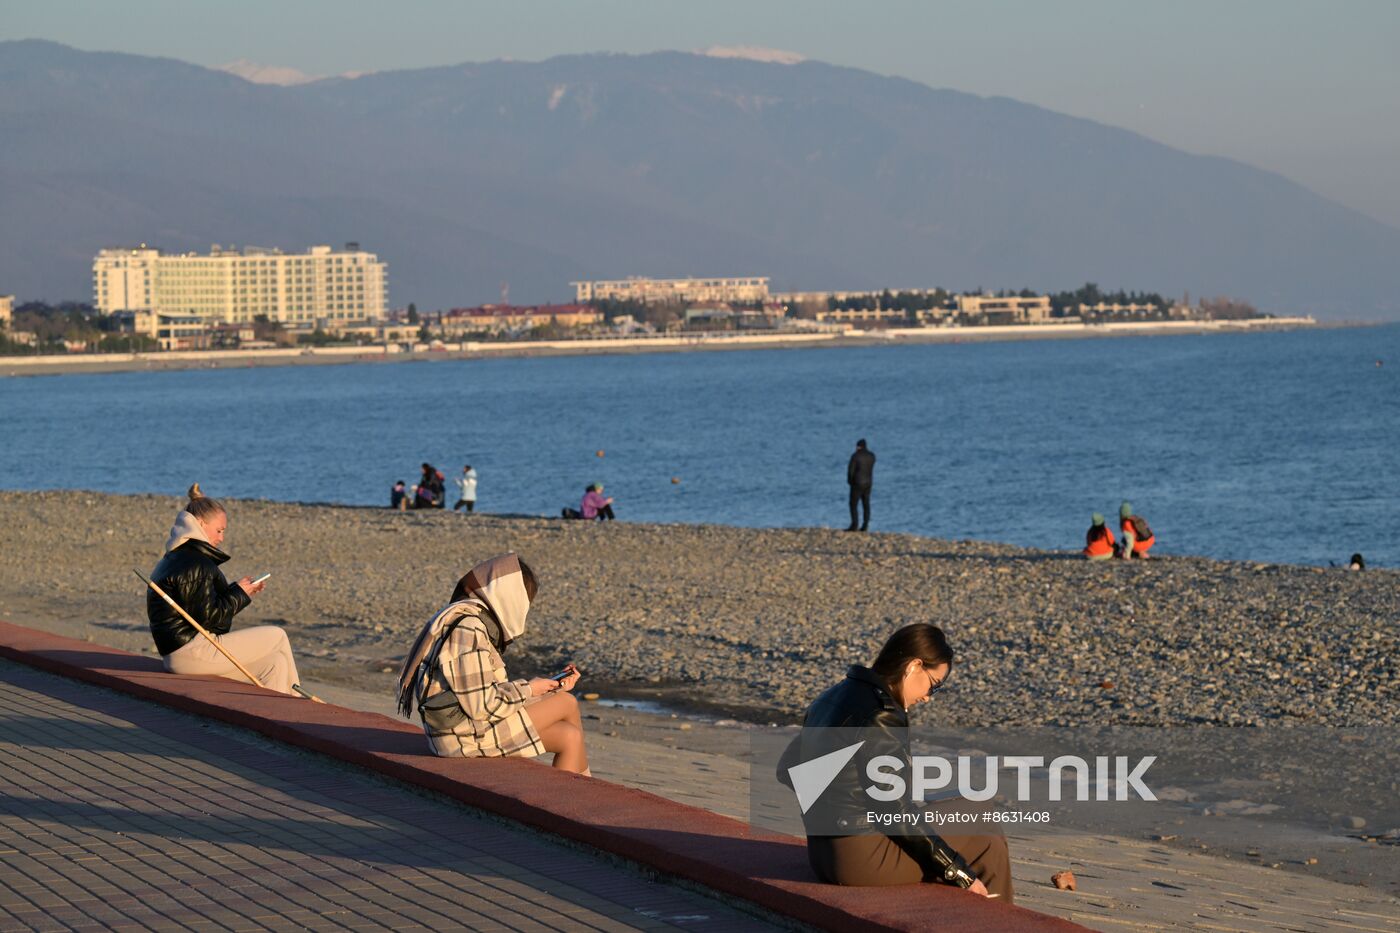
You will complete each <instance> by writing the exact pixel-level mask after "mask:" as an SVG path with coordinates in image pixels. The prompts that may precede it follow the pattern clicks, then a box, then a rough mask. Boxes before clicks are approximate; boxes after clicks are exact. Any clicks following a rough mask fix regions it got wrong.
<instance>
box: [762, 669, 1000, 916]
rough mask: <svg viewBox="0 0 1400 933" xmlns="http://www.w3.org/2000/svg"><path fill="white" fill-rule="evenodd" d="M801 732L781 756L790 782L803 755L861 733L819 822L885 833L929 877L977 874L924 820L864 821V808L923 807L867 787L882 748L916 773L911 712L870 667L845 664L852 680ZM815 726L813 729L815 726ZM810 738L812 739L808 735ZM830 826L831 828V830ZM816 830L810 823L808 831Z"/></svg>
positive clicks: (959, 881) (958, 879)
mask: <svg viewBox="0 0 1400 933" xmlns="http://www.w3.org/2000/svg"><path fill="white" fill-rule="evenodd" d="M802 728H803V732H802V734H801V735H799V736H798V737H797V738H796V739H794V740H793V742H792V744H791V745H789V746H788V748H787V751H785V752H784V753H783V756H782V759H781V760H780V761H779V763H778V780H779V781H781V782H783V783H784V784H787V785H788V786H789V787H790V786H792V785H791V781H790V780H789V778H788V775H787V771H788V768H790V767H792V766H793V765H796V764H799V763H800V762H803V761H810V760H811V759H813V758H816V757H818V756H820V755H822V754H825V753H827V752H829V751H833V750H834V749H830V748H825V747H820V746H821V745H822V744H823V743H824V742H826V743H832V742H839V743H840V744H845V743H846V742H847V741H850V740H858V739H863V740H864V742H865V744H864V745H862V746H861V748H860V750H859V751H858V752H857V753H856V755H855V757H854V758H852V759H851V761H850V762H849V763H848V764H847V765H846V766H845V767H844V768H843V769H842V770H841V771H840V772H839V773H838V774H837V776H836V778H835V779H834V780H833V781H832V782H831V783H830V785H828V787H827V789H826V790H825V791H824V792H823V793H822V796H821V799H820V802H819V804H818V806H819V807H820V820H821V825H823V826H830V825H832V823H833V821H834V822H835V823H836V825H842V826H850V827H851V830H852V831H851V833H850V835H860V834H869V833H877V832H884V833H885V834H886V835H889V836H890V838H891V839H892V840H893V841H894V842H895V843H896V844H897V845H898V846H899V847H900V848H901V849H903V850H904V851H905V852H907V853H908V854H909V856H910V857H911V858H913V859H914V860H915V861H917V862H918V863H919V865H920V866H921V867H922V868H923V870H924V878H925V880H940V881H944V882H947V883H949V884H955V885H957V886H958V887H963V888H966V887H970V886H971V885H972V882H973V880H974V879H975V878H976V876H975V875H974V874H973V873H972V870H971V869H970V868H969V867H968V865H967V862H966V861H964V860H963V858H962V856H960V855H958V853H957V851H956V850H954V849H953V848H952V847H951V846H949V845H948V844H947V843H946V842H944V841H943V840H942V839H940V838H939V837H938V835H937V834H936V833H933V832H931V831H928V830H924V829H919V828H916V827H919V826H922V825H924V824H923V823H921V822H911V823H906V824H901V825H903V826H907V827H910V828H906V829H903V831H902V833H901V832H900V831H899V830H891V829H881V828H880V827H876V826H871V825H869V824H868V823H867V822H866V813H868V812H870V811H872V810H876V809H882V810H885V811H886V812H888V811H891V810H893V811H897V812H900V813H904V814H909V815H911V816H916V815H918V814H919V812H920V811H919V809H918V807H917V805H916V804H915V803H914V802H913V801H911V800H910V799H909V798H908V796H907V795H906V796H904V797H903V798H902V799H900V800H898V801H892V802H890V803H884V804H881V803H876V802H873V801H872V799H871V798H870V797H869V796H868V795H867V794H866V793H865V787H866V786H867V784H868V783H869V781H867V780H866V773H867V772H866V765H867V763H868V762H869V761H870V759H872V758H874V757H876V756H878V755H893V756H895V757H897V758H899V759H901V760H902V761H903V762H904V768H903V770H902V772H901V773H902V774H904V775H905V777H906V779H908V778H909V776H910V775H911V774H912V765H911V762H910V754H909V735H908V728H909V715H908V714H907V713H906V712H905V711H904V709H903V708H902V707H901V706H900V705H899V704H898V703H896V702H895V699H894V697H893V696H891V695H890V692H889V689H888V688H887V687H886V686H885V684H884V682H883V681H882V680H881V679H880V678H879V677H878V676H877V675H876V674H875V672H874V671H872V670H870V669H869V668H867V667H861V666H860V665H858V664H855V665H852V666H851V667H850V668H849V669H848V670H847V671H846V679H845V680H843V681H841V682H840V683H839V684H837V685H836V686H834V687H831V688H830V689H828V690H826V691H825V692H824V693H823V694H822V695H821V696H819V697H817V699H816V700H815V701H814V702H813V703H812V705H811V706H810V707H808V709H807V716H806V718H805V719H804V720H803V722H802ZM826 728H833V729H835V728H840V729H842V730H851V731H849V732H845V731H843V732H842V733H839V734H836V733H824V732H823V731H822V730H823V729H826ZM809 730H815V731H809ZM804 738H805V739H806V741H805V742H804ZM817 812H818V811H817V808H816V807H814V808H813V809H812V810H809V811H808V813H807V814H806V815H804V819H808V822H809V826H810V825H811V823H812V822H814V821H815V820H814V819H812V818H813V816H814V814H816V813H817ZM827 832H829V830H827ZM813 836H814V834H813V833H812V832H811V830H810V829H809V831H808V838H809V840H810V839H811V838H813Z"/></svg>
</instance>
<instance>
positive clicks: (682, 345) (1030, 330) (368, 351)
mask: <svg viewBox="0 0 1400 933" xmlns="http://www.w3.org/2000/svg"><path fill="white" fill-rule="evenodd" d="M1364 326H1376V325H1369V324H1353V323H1324V324H1318V323H1317V322H1316V321H1314V320H1313V319H1312V318H1310V317H1286V318H1261V319H1256V320H1246V321H1145V322H1124V323H1110V324H1044V325H1021V326H994V327H961V328H890V329H886V330H875V331H861V330H855V329H853V328H847V329H846V330H844V331H823V332H816V333H779V334H726V333H720V334H693V335H680V336H666V335H659V336H649V337H604V338H596V339H590V338H582V339H574V340H529V341H501V342H490V341H465V342H460V343H449V344H445V345H444V346H443V348H442V349H430V348H429V347H427V346H426V345H424V344H419V345H417V346H415V348H414V349H413V350H411V351H403V350H400V349H399V348H398V347H397V346H396V345H395V346H392V347H391V346H356V347H316V348H313V347H306V348H297V347H293V348H282V349H275V350H172V351H164V352H159V353H104V354H97V353H94V354H68V355H63V356H58V355H49V356H4V357H0V377H18V376H44V375H66V374H72V373H112V372H168V371H175V370H187V369H219V368H251V367H255V366H305V365H310V366H316V365H320V366H325V365H336V364H347V363H424V362H441V361H444V360H472V359H495V358H507V357H546V356H587V355H595V354H602V355H609V354H630V353H685V352H711V351H724V350H790V349H803V348H811V347H832V348H843V347H873V346H899V345H907V344H959V343H988V342H1004V341H1021V340H1086V339H1102V338H1108V337H1141V336H1154V337H1155V336H1185V335H1198V334H1222V333H1227V334H1228V333H1233V334H1242V333H1268V332H1276V331H1291V330H1300V329H1304V328H1306V329H1319V328H1321V329H1334V328H1339V327H1364Z"/></svg>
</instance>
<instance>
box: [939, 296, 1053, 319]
mask: <svg viewBox="0 0 1400 933" xmlns="http://www.w3.org/2000/svg"><path fill="white" fill-rule="evenodd" d="M954 301H955V302H956V305H957V311H958V318H959V320H960V323H963V324H966V323H969V322H973V321H975V322H978V323H982V324H987V325H1002V324H1048V323H1049V322H1050V311H1051V307H1050V296H1049V295H1035V296H1032V297H1022V296H1019V295H1011V296H1004V297H998V296H995V295H957V296H956V297H955V298H954Z"/></svg>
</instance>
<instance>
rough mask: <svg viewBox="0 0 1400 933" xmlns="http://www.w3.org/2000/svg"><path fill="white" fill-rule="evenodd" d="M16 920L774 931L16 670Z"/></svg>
mask: <svg viewBox="0 0 1400 933" xmlns="http://www.w3.org/2000/svg"><path fill="white" fill-rule="evenodd" d="M0 785H2V786H3V787H4V790H3V792H0V866H3V869H4V870H3V872H0V929H3V930H16V929H29V930H78V929H117V930H121V929H132V930H135V929H142V930H148V929H149V930H166V929H204V930H291V929H311V930H342V929H381V928H392V929H396V930H413V929H431V930H447V929H471V930H478V931H488V930H522V931H523V930H538V931H558V930H679V929H684V930H712V931H750V930H753V931H757V930H768V929H774V927H773V926H772V925H771V924H770V923H768V922H766V921H765V920H762V919H759V918H758V917H755V916H752V915H750V914H745V913H741V912H739V911H736V910H734V909H732V908H730V907H726V906H724V905H723V904H720V903H719V902H718V901H716V900H714V899H712V898H708V897H705V896H703V895H701V894H696V893H693V892H690V891H685V890H682V889H680V888H678V887H675V886H673V885H668V884H662V883H659V882H656V881H651V880H647V879H646V878H644V877H643V876H642V875H641V874H640V873H638V872H636V871H632V870H629V869H626V868H623V867H619V866H618V865H617V864H615V863H613V862H610V861H605V860H603V859H601V858H598V857H596V856H592V855H587V854H584V853H582V852H580V851H578V850H576V849H569V848H565V847H564V846H562V845H559V844H558V843H555V842H551V841H549V840H547V839H546V838H545V837H543V836H542V835H540V834H537V833H529V832H526V831H524V830H522V829H519V828H512V827H510V826H509V825H507V824H505V823H503V822H500V821H494V820H490V819H486V818H483V817H480V816H474V815H472V814H471V813H470V812H468V811H467V810H466V809H465V808H463V807H460V806H456V805H453V804H451V803H448V802H443V801H441V800H434V799H431V798H430V797H428V796H426V795H424V794H421V793H416V792H413V791H411V790H408V789H406V788H403V787H399V786H395V785H393V784H390V783H388V782H385V781H382V780H376V779H375V778H373V777H371V776H369V775H367V774H365V773H362V772H359V771H358V770H357V769H354V768H351V767H348V766H343V765H339V764H336V763H334V762H331V761H329V760H328V759H325V758H321V757H319V756H314V755H308V754H304V753H300V752H297V751H295V750H294V749H291V748H288V747H286V746H283V745H280V744H279V743H275V742H270V741H266V740H263V739H260V738H258V737H256V736H253V735H251V734H249V733H246V732H243V731H241V730H237V729H232V728H229V727H226V726H221V725H219V724H217V723H211V722H209V721H207V720H202V719H199V718H196V717H194V716H191V715H189V714H185V713H179V712H176V711H174V710H170V709H167V708H164V707H161V706H157V705H154V704H151V703H147V702H144V701H142V700H137V699H132V698H129V697H123V696H119V695H117V694H114V693H111V692H109V691H106V690H103V689H101V688H97V687H92V686H87V685H84V684H80V683H77V682H74V681H70V680H65V679H63V678H59V677H55V676H53V675H50V674H45V673H43V672H40V671H36V670H33V669H31V668H26V667H23V666H21V665H17V664H13V663H11V662H8V661H0Z"/></svg>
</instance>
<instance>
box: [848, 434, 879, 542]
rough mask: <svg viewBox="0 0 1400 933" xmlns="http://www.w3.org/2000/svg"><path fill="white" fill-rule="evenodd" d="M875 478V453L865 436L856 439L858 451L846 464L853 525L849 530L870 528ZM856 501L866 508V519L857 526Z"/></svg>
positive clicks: (866, 529)
mask: <svg viewBox="0 0 1400 933" xmlns="http://www.w3.org/2000/svg"><path fill="white" fill-rule="evenodd" d="M874 479H875V455H874V454H873V453H871V452H870V451H869V450H867V449H866V447H865V438H863V437H862V438H861V439H860V440H858V441H856V452H855V453H853V454H851V462H850V463H848V464H846V484H847V485H848V486H850V487H851V527H849V528H847V529H846V530H847V531H869V530H870V484H871V483H872V482H874ZM856 503H860V504H861V506H862V507H863V508H864V509H865V521H863V522H861V523H860V527H859V528H857V527H856Z"/></svg>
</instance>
